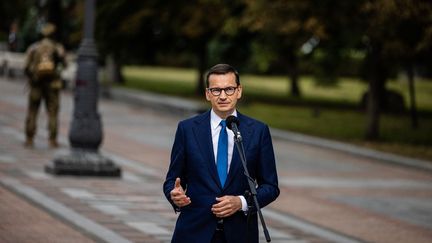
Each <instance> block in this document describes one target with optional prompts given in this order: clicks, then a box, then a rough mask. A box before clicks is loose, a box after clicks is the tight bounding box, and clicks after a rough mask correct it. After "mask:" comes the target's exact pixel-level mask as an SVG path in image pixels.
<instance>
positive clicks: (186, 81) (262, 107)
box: [123, 66, 432, 161]
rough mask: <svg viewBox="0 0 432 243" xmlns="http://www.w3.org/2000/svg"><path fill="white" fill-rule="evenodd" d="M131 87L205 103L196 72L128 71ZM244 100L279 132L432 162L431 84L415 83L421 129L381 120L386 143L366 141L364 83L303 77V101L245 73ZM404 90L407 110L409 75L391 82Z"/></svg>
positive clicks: (283, 82)
mask: <svg viewBox="0 0 432 243" xmlns="http://www.w3.org/2000/svg"><path fill="white" fill-rule="evenodd" d="M123 74H124V75H125V78H126V86H127V87H130V88H136V89H143V90H147V91H153V92H158V93H164V94H170V95H176V96H182V97H188V98H193V99H199V100H202V99H203V96H196V95H194V90H195V82H196V81H195V80H196V79H197V75H198V74H197V73H196V72H195V71H194V70H192V69H179V68H165V67H135V66H130V67H125V68H124V69H123ZM241 82H242V85H243V90H244V98H245V99H244V100H242V102H241V103H240V110H241V112H243V113H245V114H248V115H250V116H253V117H256V118H257V119H259V120H262V121H264V122H266V123H268V124H269V125H270V126H272V127H275V128H281V129H285V130H290V131H296V132H300V133H305V134H309V135H314V136H319V137H324V138H330V139H335V140H339V141H346V142H350V143H354V144H358V145H362V146H366V147H369V148H373V149H377V150H382V151H387V152H392V153H398V154H402V155H406V156H411V157H417V158H423V159H427V160H431V161H432V149H431V148H432V136H431V134H432V115H431V114H432V82H431V81H430V80H429V81H427V80H416V87H415V88H416V92H417V93H416V95H417V99H416V101H417V107H418V109H419V110H421V112H422V116H421V117H420V120H419V122H420V128H419V129H417V130H412V129H411V128H410V120H409V117H408V115H407V114H405V115H388V114H385V115H383V116H382V117H381V126H380V132H381V138H382V139H381V141H380V142H367V141H364V140H363V135H364V132H365V125H366V116H365V114H364V113H363V112H360V111H359V109H358V103H359V100H360V98H361V95H362V94H363V92H364V91H365V90H366V89H367V85H366V83H364V82H360V81H358V80H355V79H350V78H343V79H341V80H340V82H339V83H338V84H337V85H336V86H334V87H321V86H317V85H315V83H314V81H313V80H312V78H310V77H302V78H301V82H300V88H301V91H302V98H301V99H297V98H292V97H289V96H288V95H287V94H288V90H289V86H288V80H287V78H286V77H283V76H257V75H247V74H242V75H241ZM387 87H388V88H389V89H392V90H396V91H398V92H400V93H401V94H402V95H403V96H404V98H405V104H406V106H408V100H409V99H408V85H407V83H406V80H405V78H404V77H402V78H400V79H399V80H394V81H390V82H388V86H387Z"/></svg>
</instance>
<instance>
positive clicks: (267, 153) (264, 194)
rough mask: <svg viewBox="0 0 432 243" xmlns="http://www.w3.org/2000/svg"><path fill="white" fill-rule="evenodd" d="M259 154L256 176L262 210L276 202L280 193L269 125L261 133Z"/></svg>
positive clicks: (258, 197)
mask: <svg viewBox="0 0 432 243" xmlns="http://www.w3.org/2000/svg"><path fill="white" fill-rule="evenodd" d="M259 154H260V155H259V156H260V158H259V163H258V168H257V176H256V180H257V183H258V188H257V199H258V202H259V205H260V207H261V208H262V207H265V206H266V205H268V204H269V203H271V202H273V201H274V200H276V198H277V197H278V196H279V193H280V191H279V187H278V176H277V171H276V161H275V155H274V151H273V143H272V140H271V136H270V130H269V128H268V126H267V125H266V126H265V127H264V129H263V131H262V133H261V138H260V153H259Z"/></svg>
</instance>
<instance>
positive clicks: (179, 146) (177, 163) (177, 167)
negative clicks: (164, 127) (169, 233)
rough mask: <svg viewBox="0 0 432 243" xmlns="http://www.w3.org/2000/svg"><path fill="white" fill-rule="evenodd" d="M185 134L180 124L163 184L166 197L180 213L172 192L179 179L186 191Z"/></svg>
mask: <svg viewBox="0 0 432 243" xmlns="http://www.w3.org/2000/svg"><path fill="white" fill-rule="evenodd" d="M184 140H185V134H184V131H183V127H182V125H181V123H179V125H178V127H177V131H176V135H175V139H174V144H173V147H172V150H171V162H170V166H169V168H168V172H167V175H166V179H165V182H164V184H163V190H164V194H165V197H166V198H167V199H168V201H169V202H170V203H171V205H172V206H173V208H174V210H175V211H176V212H177V211H180V208H178V207H177V206H176V205H175V204H174V203H173V201H172V200H171V196H170V192H171V190H172V189H173V188H174V184H175V180H176V178H177V177H179V178H180V180H181V185H182V187H183V188H184V189H185V190H186V187H187V181H186V178H185V176H184V173H183V171H184V168H185V163H186V153H185V141H184Z"/></svg>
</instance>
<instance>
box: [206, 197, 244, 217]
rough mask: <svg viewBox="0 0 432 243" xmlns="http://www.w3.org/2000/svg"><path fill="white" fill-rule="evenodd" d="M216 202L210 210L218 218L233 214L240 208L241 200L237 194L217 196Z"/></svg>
mask: <svg viewBox="0 0 432 243" xmlns="http://www.w3.org/2000/svg"><path fill="white" fill-rule="evenodd" d="M216 201H218V202H217V203H216V204H213V206H212V209H211V210H212V212H213V214H214V215H216V217H218V218H225V217H228V216H231V215H233V214H234V213H235V212H237V211H238V210H240V209H241V208H242V203H241V200H240V198H239V197H238V196H223V197H217V198H216Z"/></svg>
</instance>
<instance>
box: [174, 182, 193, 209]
mask: <svg viewBox="0 0 432 243" xmlns="http://www.w3.org/2000/svg"><path fill="white" fill-rule="evenodd" d="M170 195H171V200H172V201H173V202H174V204H175V205H177V207H184V206H186V205H189V204H190V203H191V200H190V198H189V197H187V196H186V193H185V191H184V190H183V187H182V186H181V185H180V178H178V177H177V179H176V181H175V185H174V189H172V190H171V192H170Z"/></svg>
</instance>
